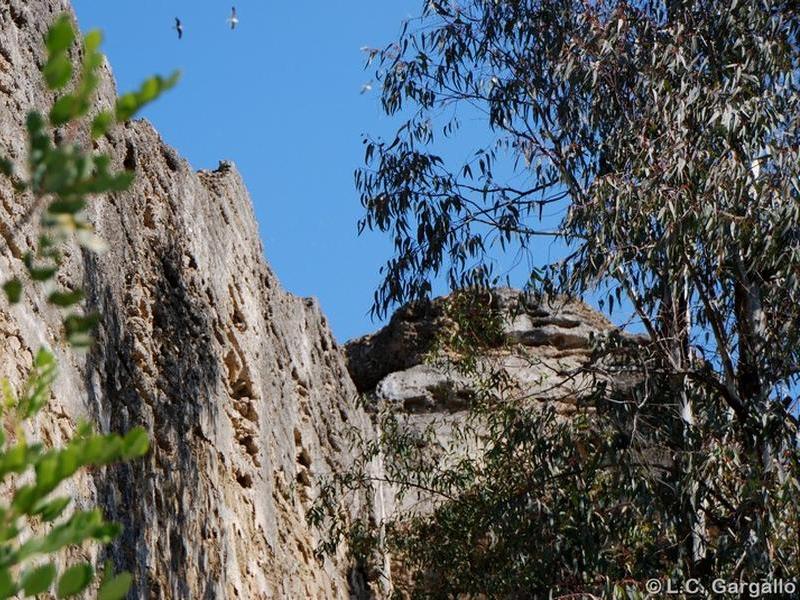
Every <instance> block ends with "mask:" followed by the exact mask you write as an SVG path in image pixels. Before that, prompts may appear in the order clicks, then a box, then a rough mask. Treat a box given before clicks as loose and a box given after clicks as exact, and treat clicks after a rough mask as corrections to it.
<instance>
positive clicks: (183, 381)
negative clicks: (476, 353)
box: [0, 0, 372, 599]
mask: <svg viewBox="0 0 800 600" xmlns="http://www.w3.org/2000/svg"><path fill="white" fill-rule="evenodd" d="M65 4H66V3H65V2H63V1H62V0H2V1H0V106H2V109H0V152H2V153H3V154H4V155H6V156H9V157H11V158H12V159H13V160H14V161H15V163H16V166H17V168H19V169H24V162H23V161H24V157H25V155H26V149H25V139H26V137H25V134H24V119H25V115H26V113H27V111H28V110H30V109H32V108H37V109H40V110H43V109H45V108H46V107H48V106H49V105H50V104H51V102H52V97H51V95H50V94H49V93H48V92H47V91H46V90H45V88H44V86H43V84H42V82H41V76H40V74H39V67H40V65H41V64H42V61H43V52H42V46H43V39H44V34H45V32H46V30H47V27H48V25H49V23H51V22H52V20H53V19H54V18H55V17H56V16H57V15H58V14H60V13H61V12H62V11H63V10H65V9H66V10H69V9H68V6H65ZM114 97H115V96H114V84H113V79H112V77H111V75H110V73H109V72H108V70H107V69H106V73H105V76H104V80H103V83H102V86H101V93H100V104H101V105H103V106H107V105H109V104H110V103H111V102H112V101H113V98H114ZM56 135H62V136H69V135H80V133H79V132H71V131H60V132H56ZM99 149H100V150H102V151H106V152H108V153H110V154H111V156H113V160H114V164H115V167H116V168H123V167H126V168H129V169H133V170H135V172H136V175H137V178H136V183H135V185H134V187H133V189H132V190H130V191H129V192H126V193H123V194H115V195H111V196H108V197H103V198H98V199H96V201H95V202H94V203H93V205H92V206H91V208H90V210H89V213H90V217H91V221H92V222H93V223H94V224H95V225H96V228H97V232H98V233H99V235H100V236H102V237H103V238H104V239H105V240H107V241H108V242H109V244H110V246H111V250H110V251H109V252H107V253H106V254H104V255H102V256H100V257H95V256H92V255H88V254H81V253H77V252H75V253H74V254H72V255H71V256H70V258H69V267H68V268H67V269H66V272H67V273H68V274H69V279H70V280H71V281H72V282H74V283H78V284H82V285H84V286H86V287H87V289H88V291H89V304H90V307H93V308H96V309H98V310H99V311H100V312H101V313H102V315H103V320H102V323H101V324H100V327H99V330H98V336H97V337H98V344H97V345H96V347H95V349H94V350H93V351H92V352H91V353H89V354H88V355H84V356H77V355H75V354H74V353H73V352H72V351H70V350H67V349H66V348H65V347H64V345H63V342H62V341H61V336H60V327H59V323H60V320H59V316H58V315H57V314H55V312H54V311H53V310H52V309H51V308H50V307H48V305H47V304H46V303H45V302H44V301H43V297H42V295H40V294H39V293H38V292H37V291H36V290H35V289H34V288H29V290H28V292H27V295H26V296H25V297H24V299H23V302H22V303H21V304H20V305H18V306H15V307H13V308H10V307H9V306H8V305H7V304H6V303H5V299H3V300H2V304H0V371H2V372H1V373H0V375H2V376H8V377H10V379H11V381H12V383H18V382H19V381H20V379H21V378H22V376H23V374H24V373H25V372H26V370H27V368H28V367H29V366H30V364H31V356H32V353H33V352H35V350H36V348H38V347H39V346H40V345H45V346H47V347H50V348H51V349H53V350H54V351H55V352H56V353H57V354H58V355H59V358H60V364H61V375H60V378H59V382H58V385H57V387H56V389H55V393H54V398H53V400H52V403H51V407H50V410H49V411H48V412H47V414H46V415H45V416H43V417H42V419H41V422H40V423H39V429H40V431H41V435H42V436H43V438H44V439H45V440H47V441H49V442H52V443H60V442H63V440H64V439H65V438H66V436H67V435H69V433H70V432H71V431H72V430H73V428H74V426H75V424H76V423H77V421H78V420H79V419H86V418H88V419H90V420H91V421H93V422H95V423H96V424H97V425H98V426H99V428H100V429H101V430H104V431H124V430H126V429H128V428H130V427H133V426H135V425H144V426H145V427H147V428H148V429H149V430H150V431H151V434H152V437H151V439H152V452H151V453H150V454H149V456H148V457H147V458H146V459H145V460H142V461H139V462H137V463H136V464H135V465H133V466H124V467H119V468H112V469H108V470H106V471H104V472H99V473H95V474H93V475H92V476H91V477H86V478H84V479H83V480H81V481H80V482H79V485H78V489H77V492H78V493H79V494H80V496H81V497H82V498H84V499H85V500H87V501H89V500H96V501H99V502H100V503H101V504H102V505H103V506H104V507H105V509H106V511H107V514H108V516H109V517H110V518H112V519H115V520H117V521H119V522H121V523H122V524H123V525H124V526H125V532H124V535H123V537H122V538H121V539H120V540H118V542H117V543H115V544H114V546H113V548H112V556H113V558H114V559H115V560H116V562H117V564H118V566H119V567H121V568H127V569H130V570H131V571H133V573H134V576H135V581H136V587H135V590H134V594H133V595H134V596H135V597H139V598H191V599H196V598H243V599H251V598H346V597H348V596H349V595H350V594H351V592H354V591H357V590H356V588H357V586H358V582H355V581H349V580H348V579H349V565H348V563H347V560H346V558H345V555H344V551H342V553H340V555H339V556H337V557H336V558H335V559H328V560H326V561H324V562H319V561H318V560H317V559H316V558H315V557H314V554H313V552H314V549H315V546H316V544H317V541H318V540H317V539H316V537H315V535H314V533H313V532H312V531H311V530H310V529H309V527H308V526H307V525H306V522H305V518H304V513H305V509H306V507H307V506H308V502H309V499H310V497H311V495H312V494H313V488H314V486H315V482H316V481H318V478H319V477H320V476H321V475H323V474H325V473H328V472H330V471H331V470H334V469H340V468H343V467H345V466H346V465H347V463H348V460H349V449H348V448H347V447H346V445H345V442H344V441H343V439H342V438H341V437H340V432H341V431H342V430H343V429H344V426H345V425H350V426H356V427H357V428H362V429H363V430H365V431H368V429H369V427H370V425H369V421H368V418H367V417H366V415H365V414H364V413H363V412H362V411H360V410H359V409H358V408H357V407H356V405H355V403H354V400H355V398H356V389H355V386H354V385H353V384H352V382H351V380H350V378H349V376H348V374H347V371H346V369H345V366H344V360H343V355H342V353H341V351H340V349H339V348H338V347H337V345H336V343H335V341H334V339H333V337H332V335H331V333H330V331H329V329H328V326H327V324H326V322H325V318H324V316H323V315H322V314H321V313H320V310H319V307H318V305H317V304H316V303H315V301H314V300H311V299H303V298H297V297H294V296H292V295H290V294H288V293H286V292H285V291H284V290H282V289H281V287H280V284H279V283H278V281H277V280H276V278H275V276H274V275H273V273H272V272H271V271H270V269H269V267H268V266H267V264H266V263H265V261H264V258H263V249H262V246H261V243H260V241H259V235H258V231H257V227H256V224H255V221H254V218H253V214H252V210H251V206H250V200H249V198H248V195H247V191H246V189H245V186H244V184H243V183H242V180H241V178H240V177H239V175H238V174H237V172H236V170H235V168H234V167H233V166H232V165H230V164H226V163H223V164H221V165H220V168H219V169H217V170H216V171H213V172H211V171H201V172H199V173H197V172H195V171H194V170H193V169H192V168H191V167H190V166H189V165H188V164H187V163H186V161H184V160H183V159H181V158H180V157H179V156H178V155H177V154H176V153H175V151H174V150H173V149H171V148H170V147H169V146H167V145H166V144H165V143H164V142H163V141H162V139H161V138H160V137H159V135H158V133H156V131H154V130H153V128H152V127H151V126H150V125H149V124H148V123H146V122H144V121H139V122H133V123H130V124H129V125H126V126H124V127H118V128H116V129H114V130H113V131H112V132H111V133H110V134H109V135H108V136H107V137H106V138H105V139H103V140H101V141H100V142H99ZM0 202H2V209H1V210H0V233H1V234H2V242H3V248H2V252H0V279H2V280H6V279H7V278H9V277H10V276H13V275H16V274H18V273H20V272H22V265H21V260H20V257H21V256H22V255H23V253H24V252H25V251H26V250H27V249H28V248H30V247H31V245H32V242H33V239H34V238H33V235H34V231H35V230H34V228H32V227H31V226H24V227H22V228H18V227H17V226H16V224H18V223H19V222H20V221H21V220H22V216H23V214H24V213H25V211H26V210H27V209H28V208H29V207H30V203H31V198H29V197H27V196H25V195H20V194H17V193H15V191H14V190H13V189H12V187H11V186H10V184H9V183H8V182H7V181H2V182H1V183H0ZM62 283H64V284H69V283H70V281H63V282H62ZM350 509H351V510H352V512H353V513H358V512H360V511H363V510H367V511H369V510H372V506H367V505H365V504H364V505H359V504H358V501H356V503H355V504H354V505H353V506H351V507H350ZM354 586H355V587H354Z"/></svg>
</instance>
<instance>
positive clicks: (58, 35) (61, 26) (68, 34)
mask: <svg viewBox="0 0 800 600" xmlns="http://www.w3.org/2000/svg"><path fill="white" fill-rule="evenodd" d="M74 41H75V30H74V29H73V28H72V21H70V18H69V17H68V16H67V15H62V16H61V17H59V18H58V20H57V21H56V22H55V23H53V25H52V26H51V27H50V29H49V30H48V32H47V52H48V53H49V54H50V55H54V54H57V53H59V52H65V51H66V50H69V47H70V46H71V45H72V43H73V42H74Z"/></svg>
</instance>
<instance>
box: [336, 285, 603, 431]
mask: <svg viewBox="0 0 800 600" xmlns="http://www.w3.org/2000/svg"><path fill="white" fill-rule="evenodd" d="M485 310H486V311H490V312H493V313H495V314H496V315H497V316H498V319H499V323H498V330H499V331H498V337H499V338H500V339H499V340H498V343H497V347H495V348H492V347H487V348H486V349H485V351H483V352H482V355H481V356H480V357H479V360H478V363H479V364H478V365H477V366H476V368H475V369H473V371H476V372H478V373H490V372H491V373H492V374H501V375H502V376H503V380H504V381H505V382H506V384H505V386H506V388H507V392H508V394H510V396H509V397H508V399H509V400H513V399H514V397H521V396H525V398H527V399H531V398H535V399H537V400H540V401H541V402H542V403H547V404H549V405H552V406H554V407H555V409H556V411H557V412H558V413H560V414H563V415H565V416H568V415H571V414H573V413H574V412H575V410H576V408H577V406H578V404H579V403H580V400H581V392H582V390H583V389H584V388H585V385H584V384H585V380H584V379H583V377H582V376H580V375H579V374H578V372H579V371H580V367H581V366H582V365H584V364H585V363H586V360H587V357H588V355H589V353H590V352H591V346H592V337H593V336H596V335H599V334H608V333H609V332H611V331H612V330H614V329H615V328H614V326H613V325H612V324H611V323H610V322H609V321H608V320H606V319H605V318H604V317H603V316H602V315H600V314H599V313H597V312H596V311H594V310H592V309H591V308H589V307H587V306H586V305H585V304H584V303H583V302H580V301H566V300H561V299H556V300H550V301H548V300H545V299H541V298H536V297H534V296H532V295H530V294H527V293H524V292H519V291H517V290H512V289H497V290H494V291H493V292H492V293H491V297H490V298H488V299H487V300H486V307H485ZM448 327H452V319H451V317H450V315H449V314H448V298H438V299H436V300H434V301H432V302H422V303H415V304H412V305H409V306H406V307H404V308H403V309H401V310H399V311H398V312H397V313H395V315H394V316H393V317H392V319H391V321H390V322H389V324H388V325H386V327H384V328H383V329H381V330H380V331H378V332H377V333H374V334H371V335H367V336H364V337H362V338H360V339H357V340H353V341H352V342H349V343H348V344H347V346H346V352H347V359H348V369H349V371H350V374H351V376H352V377H353V381H354V382H355V384H356V386H357V387H358V389H359V391H361V392H362V393H365V394H368V395H370V396H371V397H372V398H373V400H374V403H375V404H386V403H388V404H390V405H392V406H395V407H397V408H399V409H400V410H402V411H404V412H406V413H408V414H417V415H420V416H419V417H418V418H419V420H421V421H427V420H428V418H427V417H423V416H422V415H426V414H434V415H435V414H441V415H445V414H448V413H457V412H461V411H465V410H467V408H468V405H469V402H470V400H471V399H473V398H474V397H475V395H476V394H477V393H478V390H477V389H476V388H477V386H478V383H477V382H476V381H475V377H474V376H472V377H470V376H467V375H465V374H464V373H463V372H462V370H460V369H458V368H456V365H455V362H456V361H454V360H452V358H453V357H452V356H449V352H448V350H449V349H448V348H446V347H443V346H442V345H441V343H440V342H439V340H438V335H439V334H440V333H441V332H442V331H443V330H446V329H447V328H448ZM569 378H572V380H571V381H570V380H568V379H569ZM554 382H558V383H559V384H560V385H557V386H556V385H553V384H554Z"/></svg>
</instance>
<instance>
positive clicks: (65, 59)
mask: <svg viewBox="0 0 800 600" xmlns="http://www.w3.org/2000/svg"><path fill="white" fill-rule="evenodd" d="M42 73H43V75H44V79H45V81H46V82H47V87H49V88H50V89H51V90H60V89H61V88H63V87H64V86H65V85H67V84H68V83H69V80H70V79H71V78H72V61H70V59H69V56H68V55H67V54H66V53H64V54H58V55H56V56H54V57H52V58H51V59H50V60H49V61H47V64H46V65H45V66H44V69H43V72H42Z"/></svg>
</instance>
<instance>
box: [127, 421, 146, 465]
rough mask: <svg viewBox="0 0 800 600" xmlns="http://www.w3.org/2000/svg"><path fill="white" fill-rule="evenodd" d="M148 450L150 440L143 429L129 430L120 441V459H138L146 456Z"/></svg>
mask: <svg viewBox="0 0 800 600" xmlns="http://www.w3.org/2000/svg"><path fill="white" fill-rule="evenodd" d="M149 448H150V440H149V437H148V435H147V431H146V430H145V429H144V428H143V427H135V428H134V429H131V430H130V431H129V432H128V433H127V434H126V435H125V437H124V438H123V441H122V458H124V459H131V458H138V457H140V456H144V455H145V454H147V451H148V449H149Z"/></svg>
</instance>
